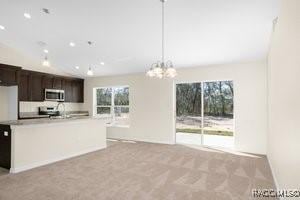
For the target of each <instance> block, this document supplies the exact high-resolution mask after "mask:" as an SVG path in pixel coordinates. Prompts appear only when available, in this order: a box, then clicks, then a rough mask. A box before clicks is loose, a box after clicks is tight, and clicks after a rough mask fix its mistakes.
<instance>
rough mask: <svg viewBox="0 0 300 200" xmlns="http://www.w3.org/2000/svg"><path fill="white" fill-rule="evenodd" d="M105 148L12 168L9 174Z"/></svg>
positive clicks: (95, 148)
mask: <svg viewBox="0 0 300 200" xmlns="http://www.w3.org/2000/svg"><path fill="white" fill-rule="evenodd" d="M104 148H106V145H105V146H101V147H93V148H89V149H86V150H83V151H80V152H76V153H72V154H69V155H66V156H62V157H58V158H54V159H48V160H44V161H40V162H35V163H32V164H30V165H25V166H21V167H14V168H10V171H9V172H10V173H19V172H22V171H26V170H29V169H33V168H36V167H41V166H44V165H47V164H50V163H54V162H58V161H62V160H65V159H68V158H72V157H76V156H80V155H84V154H87V153H91V152H94V151H98V150H101V149H104Z"/></svg>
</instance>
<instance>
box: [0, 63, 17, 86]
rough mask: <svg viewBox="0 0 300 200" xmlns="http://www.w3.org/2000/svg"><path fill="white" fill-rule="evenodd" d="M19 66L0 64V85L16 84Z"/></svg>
mask: <svg viewBox="0 0 300 200" xmlns="http://www.w3.org/2000/svg"><path fill="white" fill-rule="evenodd" d="M20 70H21V67H15V66H11V65H5V64H0V85H3V86H12V85H18V79H19V72H20Z"/></svg>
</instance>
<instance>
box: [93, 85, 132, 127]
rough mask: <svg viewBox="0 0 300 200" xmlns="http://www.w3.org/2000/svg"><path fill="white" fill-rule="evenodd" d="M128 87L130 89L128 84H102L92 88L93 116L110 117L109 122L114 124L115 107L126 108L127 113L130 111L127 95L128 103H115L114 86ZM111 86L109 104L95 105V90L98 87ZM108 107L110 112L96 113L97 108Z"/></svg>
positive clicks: (105, 87) (106, 87)
mask: <svg viewBox="0 0 300 200" xmlns="http://www.w3.org/2000/svg"><path fill="white" fill-rule="evenodd" d="M126 87H127V88H128V91H130V87H129V85H121V86H102V87H95V88H93V102H94V103H93V116H94V117H97V118H111V120H112V121H111V124H112V125H113V124H116V122H117V121H116V118H117V117H116V116H115V108H128V110H129V111H128V113H130V100H129V95H130V92H129V95H128V105H115V88H126ZM108 88H111V105H97V90H98V89H108ZM101 107H102V108H110V114H107V115H106V114H98V113H97V108H101Z"/></svg>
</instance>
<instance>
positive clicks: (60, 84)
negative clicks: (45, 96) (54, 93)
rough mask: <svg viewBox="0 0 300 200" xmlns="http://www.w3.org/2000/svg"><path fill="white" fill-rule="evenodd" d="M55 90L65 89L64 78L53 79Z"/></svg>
mask: <svg viewBox="0 0 300 200" xmlns="http://www.w3.org/2000/svg"><path fill="white" fill-rule="evenodd" d="M53 89H59V90H61V89H63V78H61V77H54V79H53Z"/></svg>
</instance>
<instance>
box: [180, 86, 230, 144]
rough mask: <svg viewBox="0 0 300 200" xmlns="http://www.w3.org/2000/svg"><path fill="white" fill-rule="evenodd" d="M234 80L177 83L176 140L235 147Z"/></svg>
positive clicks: (187, 142)
mask: <svg viewBox="0 0 300 200" xmlns="http://www.w3.org/2000/svg"><path fill="white" fill-rule="evenodd" d="M233 95H234V93H233V82H232V81H212V82H198V83H181V84H177V85H176V141H177V143H184V144H194V145H207V146H220V147H233V143H234V140H233V133H234V123H233V122H234V119H233V117H234V115H233V109H234V104H233Z"/></svg>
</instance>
